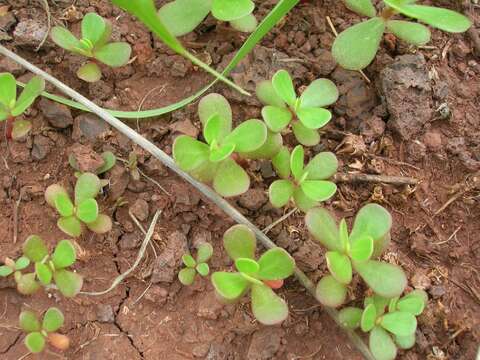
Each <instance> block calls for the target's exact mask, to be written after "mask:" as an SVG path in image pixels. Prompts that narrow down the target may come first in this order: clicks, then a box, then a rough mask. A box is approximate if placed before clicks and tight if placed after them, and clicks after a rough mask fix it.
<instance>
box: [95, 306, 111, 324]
mask: <svg viewBox="0 0 480 360" xmlns="http://www.w3.org/2000/svg"><path fill="white" fill-rule="evenodd" d="M96 315H97V320H98V321H100V322H102V323H113V322H114V321H115V314H114V312H113V307H112V305H107V304H99V305H97V309H96Z"/></svg>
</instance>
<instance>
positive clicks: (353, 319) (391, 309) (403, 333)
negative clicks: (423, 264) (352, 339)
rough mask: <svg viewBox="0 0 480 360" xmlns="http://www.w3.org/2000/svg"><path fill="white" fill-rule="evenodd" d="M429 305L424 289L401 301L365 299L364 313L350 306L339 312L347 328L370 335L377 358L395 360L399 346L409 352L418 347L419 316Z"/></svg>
mask: <svg viewBox="0 0 480 360" xmlns="http://www.w3.org/2000/svg"><path fill="white" fill-rule="evenodd" d="M427 302H428V295H427V293H426V292H425V291H423V290H414V291H412V292H410V293H408V294H407V295H405V296H403V297H402V298H398V297H395V298H392V299H387V298H384V297H381V296H378V295H374V296H371V297H367V298H366V299H365V301H364V309H363V310H362V309H359V308H356V307H347V308H344V309H342V310H340V312H339V314H338V317H339V320H340V322H341V323H342V324H343V325H344V326H345V327H346V328H349V329H351V330H354V329H357V328H360V329H361V330H362V331H363V332H366V333H369V347H370V351H371V352H372V354H373V356H374V357H375V359H377V360H393V359H395V357H396V356H397V347H399V348H400V349H410V348H411V347H413V345H415V330H416V329H417V319H416V316H418V315H420V314H421V313H422V312H423V310H424V308H425V306H426V305H427Z"/></svg>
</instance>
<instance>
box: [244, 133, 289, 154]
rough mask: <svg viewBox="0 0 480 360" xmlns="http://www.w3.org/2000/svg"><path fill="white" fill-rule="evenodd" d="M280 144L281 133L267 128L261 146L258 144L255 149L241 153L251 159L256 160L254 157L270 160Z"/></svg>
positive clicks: (281, 142) (281, 139) (281, 140)
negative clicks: (265, 137)
mask: <svg viewBox="0 0 480 360" xmlns="http://www.w3.org/2000/svg"><path fill="white" fill-rule="evenodd" d="M282 145H283V138H282V134H280V133H274V132H272V131H270V130H267V139H266V140H265V143H264V144H263V145H262V146H260V147H259V148H258V149H257V150H255V151H251V152H246V153H242V154H241V155H242V157H244V158H247V159H252V160H256V159H265V160H270V159H272V158H273V157H274V156H275V155H277V154H278V152H279V151H280V149H281V147H282Z"/></svg>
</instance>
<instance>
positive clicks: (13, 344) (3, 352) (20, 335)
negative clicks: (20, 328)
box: [0, 332, 22, 355]
mask: <svg viewBox="0 0 480 360" xmlns="http://www.w3.org/2000/svg"><path fill="white" fill-rule="evenodd" d="M21 337H22V333H21V332H19V333H18V335H17V337H16V338H15V340H14V341H13V343H11V344H10V345H8V347H7V350H5V351H2V352H0V355H4V354H6V353H8V352H9V351H10V349H11V348H13V347H14V346H15V345H17V343H18V340H20V338H21Z"/></svg>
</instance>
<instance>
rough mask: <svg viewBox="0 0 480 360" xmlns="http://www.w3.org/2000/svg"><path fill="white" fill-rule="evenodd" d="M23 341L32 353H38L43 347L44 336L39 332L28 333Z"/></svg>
mask: <svg viewBox="0 0 480 360" xmlns="http://www.w3.org/2000/svg"><path fill="white" fill-rule="evenodd" d="M24 343H25V346H26V347H27V349H28V350H29V351H30V352H31V353H33V354H37V353H40V352H42V351H43V349H44V348H45V338H44V336H43V335H42V334H41V333H39V332H32V333H30V334H28V335H27V336H26V337H25V340H24Z"/></svg>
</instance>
